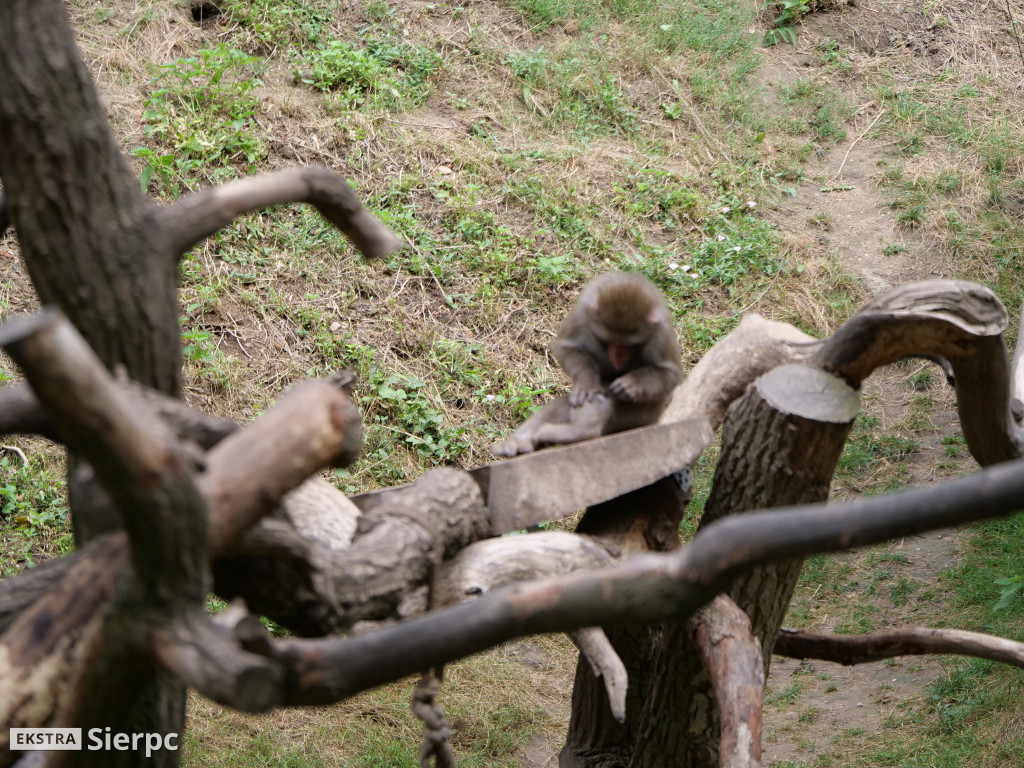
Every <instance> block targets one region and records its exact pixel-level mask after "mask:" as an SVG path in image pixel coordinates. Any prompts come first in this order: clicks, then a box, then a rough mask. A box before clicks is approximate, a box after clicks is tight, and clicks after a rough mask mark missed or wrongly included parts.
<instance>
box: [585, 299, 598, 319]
mask: <svg viewBox="0 0 1024 768" xmlns="http://www.w3.org/2000/svg"><path fill="white" fill-rule="evenodd" d="M584 306H585V307H586V309H587V314H588V315H596V314H597V309H598V303H597V299H596V298H594V299H591V300H590V301H588V302H587V303H586V304H584Z"/></svg>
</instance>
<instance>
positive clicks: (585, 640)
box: [569, 627, 629, 723]
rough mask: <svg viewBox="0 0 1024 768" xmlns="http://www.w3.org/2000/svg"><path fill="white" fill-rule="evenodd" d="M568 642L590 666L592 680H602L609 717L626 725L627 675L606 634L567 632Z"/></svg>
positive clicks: (597, 630) (594, 630) (588, 630)
mask: <svg viewBox="0 0 1024 768" xmlns="http://www.w3.org/2000/svg"><path fill="white" fill-rule="evenodd" d="M569 639H570V640H572V642H573V644H574V645H575V646H576V647H577V648H579V651H580V653H581V654H582V655H583V658H585V659H586V660H587V663H588V664H590V671H591V672H593V673H594V677H599V678H601V680H603V681H604V689H605V692H606V693H607V694H608V709H610V710H611V713H612V717H614V718H615V719H616V721H618V722H620V723H624V722H626V688H627V686H628V685H629V674H628V673H627V672H626V665H625V664H623V663H622V659H621V658H619V654H617V653H616V652H615V648H614V647H613V646H612V643H611V641H610V640H609V639H608V635H606V634H605V633H604V630H603V629H601V628H600V627H584V628H583V629H577V630H575V631H574V632H570V633H569Z"/></svg>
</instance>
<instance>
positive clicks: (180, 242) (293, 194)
mask: <svg viewBox="0 0 1024 768" xmlns="http://www.w3.org/2000/svg"><path fill="white" fill-rule="evenodd" d="M281 203H309V204H310V205H313V206H316V208H317V209H318V210H319V211H320V213H321V214H323V216H324V218H326V219H327V220H328V221H330V222H331V223H332V224H334V225H335V226H336V227H337V228H338V229H340V230H341V231H342V232H344V233H345V235H346V236H347V237H348V238H349V239H350V240H351V241H352V243H353V244H354V245H355V247H356V248H358V249H359V251H360V253H362V254H363V255H364V256H367V257H371V258H372V257H376V256H383V255H385V254H388V253H391V252H392V251H397V250H399V249H400V248H401V247H402V241H401V240H399V239H398V238H397V237H396V236H395V235H394V234H393V233H392V232H391V230H389V229H388V228H387V227H385V226H384V225H383V224H381V223H380V222H379V221H377V219H375V218H374V217H373V216H372V215H371V214H370V213H369V212H368V211H367V210H366V209H365V208H363V207H362V205H360V203H359V200H358V199H357V198H356V195H355V193H354V192H353V191H352V190H351V188H350V187H349V186H348V184H346V183H345V181H344V179H342V178H341V177H340V176H339V175H338V174H336V173H334V172H333V171H330V170H328V169H327V168H316V167H312V168H308V167H307V168H292V169H289V170H285V171H277V172H275V173H267V174H261V175H259V176H250V177H248V178H245V179H242V180H241V181H235V182H232V183H230V184H224V185H223V186H218V187H211V188H209V189H204V190H202V191H199V192H194V193H192V194H191V195H188V196H187V197H184V198H182V199H181V200H180V201H179V202H178V203H176V204H174V205H172V206H170V207H168V208H163V209H162V210H161V211H160V223H161V228H162V229H163V230H164V232H166V234H167V236H168V237H169V238H170V239H171V247H172V249H173V251H174V252H175V253H184V252H185V251H187V250H188V249H189V248H191V247H192V246H193V245H195V244H196V243H198V242H199V241H200V240H202V239H203V238H204V237H209V236H210V235H212V234H213V233H214V232H216V231H217V230H219V229H221V228H223V227H225V226H227V225H228V224H230V223H231V222H232V221H234V220H235V219H236V218H238V217H239V216H241V215H242V214H244V213H248V212H249V211H255V210H261V209H263V208H268V207H270V206H273V205H279V204H281Z"/></svg>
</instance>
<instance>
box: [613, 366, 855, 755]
mask: <svg viewBox="0 0 1024 768" xmlns="http://www.w3.org/2000/svg"><path fill="white" fill-rule="evenodd" d="M858 408H859V396H858V395H857V393H856V392H855V391H854V390H853V389H851V388H850V387H849V386H847V385H846V384H845V383H843V381H842V380H840V379H839V378H837V377H834V376H831V375H830V374H827V373H824V372H823V371H821V370H819V369H816V368H807V367H803V366H796V365H787V366H783V367H780V368H776V369H774V370H772V371H771V372H769V373H767V374H765V375H764V376H762V377H761V378H759V379H758V380H757V381H756V382H754V384H753V385H752V386H751V387H750V389H748V390H747V392H746V394H745V395H744V396H743V397H741V398H740V399H739V400H737V401H736V402H735V403H734V404H733V405H732V406H731V407H730V409H729V412H728V414H727V416H726V420H725V424H724V426H723V428H722V454H721V456H720V458H719V460H718V466H717V468H716V470H715V479H714V483H713V486H712V491H711V495H710V496H709V498H708V501H707V504H706V505H705V507H704V515H703V517H702V518H701V527H703V526H705V525H707V524H708V523H710V522H712V521H714V520H717V519H719V518H721V517H724V516H726V515H729V514H738V513H742V512H745V511H748V510H751V509H759V508H766V507H779V506H786V505H791V504H809V503H813V502H821V501H824V500H825V499H826V498H828V491H829V485H830V483H831V481H832V474H833V472H834V471H835V466H836V463H837V462H838V461H839V455H840V454H841V453H842V450H843V444H844V443H845V441H846V437H847V436H848V435H849V432H850V428H851V426H852V425H853V419H854V418H855V417H856V415H857V411H858ZM752 446H756V447H757V448H756V450H752ZM802 562H803V561H802V560H788V561H782V562H778V563H773V564H772V565H770V566H765V567H763V568H757V569H755V570H753V571H751V572H750V573H749V574H748V575H747V576H745V577H744V578H741V579H739V580H738V581H737V582H735V583H734V584H733V587H732V589H731V590H730V591H729V594H730V596H731V597H732V598H733V600H735V601H736V603H737V605H739V607H740V608H742V609H743V610H744V611H745V612H746V613H747V615H748V616H749V617H750V623H751V627H752V630H753V633H754V635H755V636H757V637H759V638H760V639H761V644H762V650H763V654H764V659H765V674H766V675H767V671H768V669H767V668H768V665H769V663H770V660H771V649H772V647H773V646H774V644H775V638H776V637H777V636H778V633H779V629H780V628H781V626H782V620H783V618H784V617H785V615H786V610H787V609H788V607H789V601H790V599H791V597H792V595H793V589H794V588H795V586H796V581H797V578H798V577H799V575H800V567H801V565H802ZM649 674H650V676H651V679H652V688H651V695H650V697H649V698H648V700H647V702H646V709H645V711H644V713H643V721H644V722H643V725H642V727H641V734H642V738H641V739H640V741H639V742H638V744H637V750H636V752H635V754H634V758H633V761H632V763H631V764H630V765H631V766H633V767H634V768H641V767H646V766H651V767H652V768H653V766H685V768H698V767H700V768H703V767H705V766H713V765H717V764H718V736H719V726H720V721H719V713H718V707H717V704H716V703H715V697H714V693H713V691H712V689H711V683H710V681H709V679H708V677H707V674H706V673H705V672H704V670H703V669H702V668H701V664H700V661H699V660H698V658H697V654H696V651H695V650H694V648H693V640H692V637H691V633H690V628H689V626H685V627H684V626H679V627H674V628H673V630H672V631H671V632H669V633H668V635H667V636H666V642H665V643H663V644H662V646H661V648H660V653H659V655H658V657H657V659H656V660H655V663H654V664H653V665H652V667H651V669H650V672H649Z"/></svg>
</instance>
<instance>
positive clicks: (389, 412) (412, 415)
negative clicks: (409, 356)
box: [363, 374, 466, 463]
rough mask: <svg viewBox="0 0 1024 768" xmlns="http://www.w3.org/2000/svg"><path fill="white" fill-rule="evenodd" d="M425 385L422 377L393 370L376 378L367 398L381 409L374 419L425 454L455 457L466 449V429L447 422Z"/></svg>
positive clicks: (437, 458) (440, 459) (447, 459)
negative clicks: (453, 426) (372, 391)
mask: <svg viewBox="0 0 1024 768" xmlns="http://www.w3.org/2000/svg"><path fill="white" fill-rule="evenodd" d="M425 387H426V382H425V381H422V380H421V379H417V378H415V377H413V376H405V375H400V374H393V375H391V376H388V377H386V378H383V379H378V380H377V381H376V382H374V393H373V394H372V395H368V396H366V397H364V398H363V402H364V403H367V404H373V406H375V407H376V408H377V409H379V410H378V413H377V414H375V415H374V416H373V421H375V422H376V423H377V424H380V425H382V426H383V427H385V428H386V429H390V430H391V431H393V432H395V433H396V434H398V435H400V436H401V438H402V441H403V442H404V443H406V444H407V445H408V446H410V447H411V448H412V450H414V451H415V452H416V453H418V454H419V455H420V456H422V457H423V458H425V459H429V460H431V461H433V462H437V463H441V462H450V461H453V460H454V459H456V458H457V457H458V456H459V455H461V454H462V453H463V451H465V449H466V446H465V444H464V443H463V442H462V440H461V437H462V434H463V432H464V431H465V430H464V429H461V428H460V429H452V428H451V427H447V426H445V417H444V413H443V412H442V411H441V410H440V409H439V408H438V407H437V405H436V404H435V402H434V400H433V398H431V397H430V395H429V394H428V393H427V391H426V389H425Z"/></svg>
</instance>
